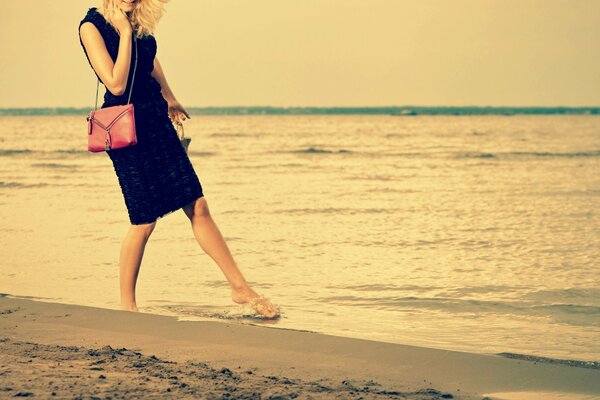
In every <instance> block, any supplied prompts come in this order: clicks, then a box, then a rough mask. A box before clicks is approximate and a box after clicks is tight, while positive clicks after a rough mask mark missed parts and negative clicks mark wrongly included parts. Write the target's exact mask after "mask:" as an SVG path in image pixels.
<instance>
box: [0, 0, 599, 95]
mask: <svg viewBox="0 0 600 400" xmlns="http://www.w3.org/2000/svg"><path fill="white" fill-rule="evenodd" d="M100 2H101V0H31V1H18V0H0V55H1V62H0V107H93V105H94V95H95V90H96V81H95V76H94V74H93V71H92V70H91V68H90V66H89V65H88V62H87V60H86V58H85V54H84V53H83V49H82V48H81V45H80V43H79V37H78V31H77V28H78V25H79V21H80V20H81V19H82V18H83V16H84V15H85V13H86V11H87V9H88V8H89V7H92V6H98V5H99V4H100ZM166 10H167V12H166V14H165V16H164V17H163V19H162V20H161V21H160V23H159V26H158V29H157V31H156V34H155V36H156V39H157V42H158V55H157V56H158V58H159V60H160V61H161V64H162V66H163V69H164V71H165V75H166V77H167V80H168V82H169V84H170V86H171V88H172V89H173V91H174V93H175V96H176V97H177V98H178V100H179V101H180V102H181V103H182V104H183V105H184V106H185V107H205V106H322V107H334V106H340V107H344V106H351V107H357V106H402V105H423V106H468V105H474V106H600V48H599V47H600V0H211V1H207V0H171V2H170V3H168V4H167V6H166ZM102 94H103V88H102V85H101V89H100V100H99V104H101V96H102Z"/></svg>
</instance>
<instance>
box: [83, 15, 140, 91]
mask: <svg viewBox="0 0 600 400" xmlns="http://www.w3.org/2000/svg"><path fill="white" fill-rule="evenodd" d="M125 20H126V23H121V24H120V25H119V26H118V28H117V29H118V30H119V35H120V39H119V54H118V55H117V61H116V62H113V60H112V58H111V56H110V54H109V53H108V50H107V49H106V44H105V43H104V38H103V37H102V35H101V34H100V32H99V31H98V28H96V26H95V25H94V24H93V23H91V22H84V23H83V24H81V27H80V28H79V35H80V36H81V41H82V42H83V45H84V46H85V51H86V52H87V55H88V58H89V59H90V63H91V64H92V67H93V68H94V71H96V73H97V74H98V76H99V77H100V79H101V80H102V82H103V83H104V85H105V86H106V88H107V89H108V90H109V91H110V92H111V93H112V94H114V95H115V96H120V95H122V94H123V93H124V92H125V88H126V87H127V77H128V75H129V68H130V64H131V62H130V60H131V51H132V45H131V34H132V32H133V30H132V28H131V25H129V21H128V20H127V19H126V18H125Z"/></svg>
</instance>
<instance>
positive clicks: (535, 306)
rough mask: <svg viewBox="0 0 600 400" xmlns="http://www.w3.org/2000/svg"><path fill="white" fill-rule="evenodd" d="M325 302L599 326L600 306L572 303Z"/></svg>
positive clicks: (389, 299)
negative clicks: (511, 316) (540, 318)
mask: <svg viewBox="0 0 600 400" xmlns="http://www.w3.org/2000/svg"><path fill="white" fill-rule="evenodd" d="M321 300H322V301H324V302H333V303H334V304H339V305H353V306H363V307H369V308H370V307H374V308H381V309H394V310H398V309H400V308H401V309H417V310H423V309H427V310H436V311H442V312H450V313H456V314H461V313H481V314H489V313H491V314H504V315H520V316H531V317H543V318H552V319H553V320H555V321H556V322H559V323H564V324H568V325H576V326H585V327H599V328H600V307H598V306H593V305H583V304H572V303H539V302H532V301H527V300H524V301H518V300H515V301H505V300H475V299H458V298H451V297H416V296H404V297H401V296H386V297H361V296H353V295H346V296H330V297H324V298H321Z"/></svg>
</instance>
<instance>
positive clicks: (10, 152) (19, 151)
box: [0, 149, 33, 156]
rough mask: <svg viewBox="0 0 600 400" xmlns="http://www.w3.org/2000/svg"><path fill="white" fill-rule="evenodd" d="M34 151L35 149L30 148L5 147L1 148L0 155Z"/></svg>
mask: <svg viewBox="0 0 600 400" xmlns="http://www.w3.org/2000/svg"><path fill="white" fill-rule="evenodd" d="M27 153H33V150H29V149H3V150H0V156H12V155H14V154H27Z"/></svg>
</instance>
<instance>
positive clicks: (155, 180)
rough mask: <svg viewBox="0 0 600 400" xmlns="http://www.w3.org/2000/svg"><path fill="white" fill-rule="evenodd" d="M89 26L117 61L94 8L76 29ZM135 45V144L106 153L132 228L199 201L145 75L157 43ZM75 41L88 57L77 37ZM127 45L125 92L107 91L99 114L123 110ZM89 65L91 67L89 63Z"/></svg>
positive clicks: (156, 87)
mask: <svg viewBox="0 0 600 400" xmlns="http://www.w3.org/2000/svg"><path fill="white" fill-rule="evenodd" d="M88 21H89V22H91V23H93V24H94V25H95V26H96V28H98V30H99V31H100V34H101V35H102V37H103V38H104V42H105V44H106V48H107V50H108V52H109V53H110V56H111V58H112V59H113V61H116V59H117V55H118V50H119V33H118V32H117V30H115V29H114V28H113V26H112V25H110V24H109V23H108V22H107V21H106V19H105V18H104V17H103V16H102V14H100V13H99V12H98V10H97V8H96V7H91V8H89V10H88V12H87V14H86V15H85V17H84V18H83V19H82V20H81V22H80V23H79V26H81V24H83V23H84V22H88ZM136 40H137V49H138V63H137V68H136V72H135V81H134V83H133V91H132V93H131V103H133V106H134V114H135V127H136V135H137V140H138V142H137V144H135V145H133V146H128V147H124V148H120V149H113V150H108V151H107V152H106V153H107V154H108V156H109V157H110V159H111V160H112V163H113V166H114V170H115V172H116V174H117V177H118V181H119V185H120V186H121V191H122V193H123V198H124V200H125V205H126V206H127V211H128V214H129V220H130V222H131V224H134V225H138V224H145V223H150V222H154V221H156V220H157V219H158V218H161V217H163V216H165V215H166V214H169V213H172V212H174V211H176V210H178V209H180V208H181V207H183V206H184V205H186V204H188V203H191V202H192V201H194V200H195V199H197V198H199V197H202V196H203V195H204V194H203V190H202V185H201V184H200V181H199V179H198V176H197V175H196V172H195V171H194V168H193V166H192V163H191V162H190V159H189V158H188V155H187V154H186V152H185V150H184V149H183V146H182V145H181V142H180V140H179V137H178V135H177V131H176V130H175V127H174V126H173V123H172V122H171V119H170V118H169V114H168V105H167V101H166V100H165V99H164V97H163V95H162V93H161V88H160V84H159V83H158V81H157V80H156V79H154V77H153V76H152V75H151V74H150V73H151V72H152V70H153V68H154V57H155V55H156V46H157V44H156V39H155V38H154V36H153V35H146V36H143V37H141V38H137V39H136ZM79 41H80V43H81V46H82V47H83V50H84V52H85V55H86V57H88V56H87V51H86V50H85V47H84V46H83V42H82V41H81V36H80V38H79ZM131 42H132V51H131V57H132V58H131V67H130V68H129V78H128V81H127V87H126V89H125V92H124V93H123V95H121V96H115V95H114V94H112V93H111V92H110V91H109V90H106V93H105V95H104V103H103V104H102V107H101V108H105V107H110V106H114V105H123V104H127V97H128V94H129V89H130V85H131V80H132V75H133V69H134V68H133V65H134V62H135V43H134V41H133V36H132V38H131ZM88 63H89V64H90V66H91V65H92V64H91V62H90V61H89V57H88ZM92 70H93V68H92ZM94 73H96V72H95V71H94ZM96 76H98V74H96Z"/></svg>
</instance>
